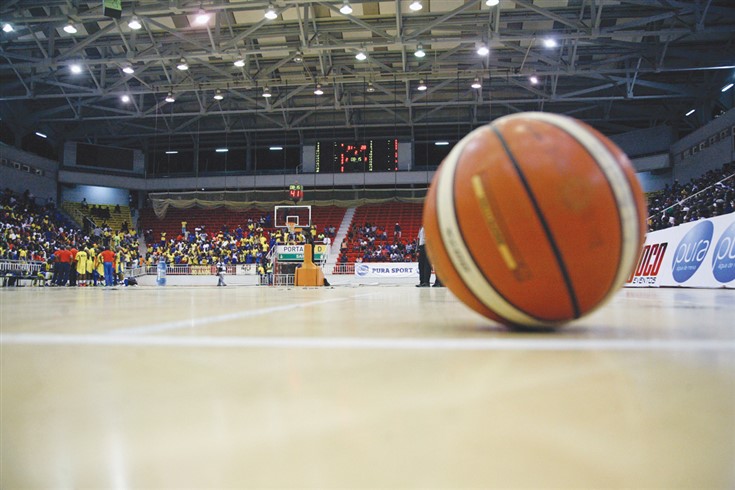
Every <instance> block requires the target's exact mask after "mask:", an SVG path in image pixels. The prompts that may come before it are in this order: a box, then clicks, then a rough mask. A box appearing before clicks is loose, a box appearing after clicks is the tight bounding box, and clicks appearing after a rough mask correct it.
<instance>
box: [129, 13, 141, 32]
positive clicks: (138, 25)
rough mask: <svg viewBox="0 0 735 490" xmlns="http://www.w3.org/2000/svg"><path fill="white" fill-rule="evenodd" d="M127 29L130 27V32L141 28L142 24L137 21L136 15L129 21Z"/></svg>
mask: <svg viewBox="0 0 735 490" xmlns="http://www.w3.org/2000/svg"><path fill="white" fill-rule="evenodd" d="M128 27H130V28H131V29H132V30H134V31H137V30H138V29H140V28H141V27H143V24H141V23H140V19H138V16H137V15H134V16H133V18H132V19H130V22H128Z"/></svg>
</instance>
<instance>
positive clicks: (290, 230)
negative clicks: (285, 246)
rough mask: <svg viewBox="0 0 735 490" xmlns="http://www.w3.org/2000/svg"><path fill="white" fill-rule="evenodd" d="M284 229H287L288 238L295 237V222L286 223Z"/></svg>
mask: <svg viewBox="0 0 735 490" xmlns="http://www.w3.org/2000/svg"><path fill="white" fill-rule="evenodd" d="M286 228H288V234H289V235H290V236H296V222H295V221H287V222H286Z"/></svg>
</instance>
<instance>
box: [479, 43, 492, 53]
mask: <svg viewBox="0 0 735 490" xmlns="http://www.w3.org/2000/svg"><path fill="white" fill-rule="evenodd" d="M477 54H479V55H480V56H487V55H489V54H490V49H489V48H488V47H487V46H485V45H484V44H480V47H479V48H477Z"/></svg>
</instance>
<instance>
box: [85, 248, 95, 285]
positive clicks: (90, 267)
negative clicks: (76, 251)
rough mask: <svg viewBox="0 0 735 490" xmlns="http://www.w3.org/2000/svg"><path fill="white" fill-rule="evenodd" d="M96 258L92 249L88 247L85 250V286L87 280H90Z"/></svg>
mask: <svg viewBox="0 0 735 490" xmlns="http://www.w3.org/2000/svg"><path fill="white" fill-rule="evenodd" d="M95 258H96V254H95V253H94V247H89V248H88V249H87V271H86V274H87V284H89V280H90V279H92V273H93V272H94V260H95Z"/></svg>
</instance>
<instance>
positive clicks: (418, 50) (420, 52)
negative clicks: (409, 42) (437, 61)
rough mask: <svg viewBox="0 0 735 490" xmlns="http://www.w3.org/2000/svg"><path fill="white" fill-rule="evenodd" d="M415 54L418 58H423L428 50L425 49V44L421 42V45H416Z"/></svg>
mask: <svg viewBox="0 0 735 490" xmlns="http://www.w3.org/2000/svg"><path fill="white" fill-rule="evenodd" d="M413 55H414V56H415V57H417V58H423V57H424V56H426V51H424V46H423V44H421V43H419V45H418V46H417V47H416V51H414V53H413Z"/></svg>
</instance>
